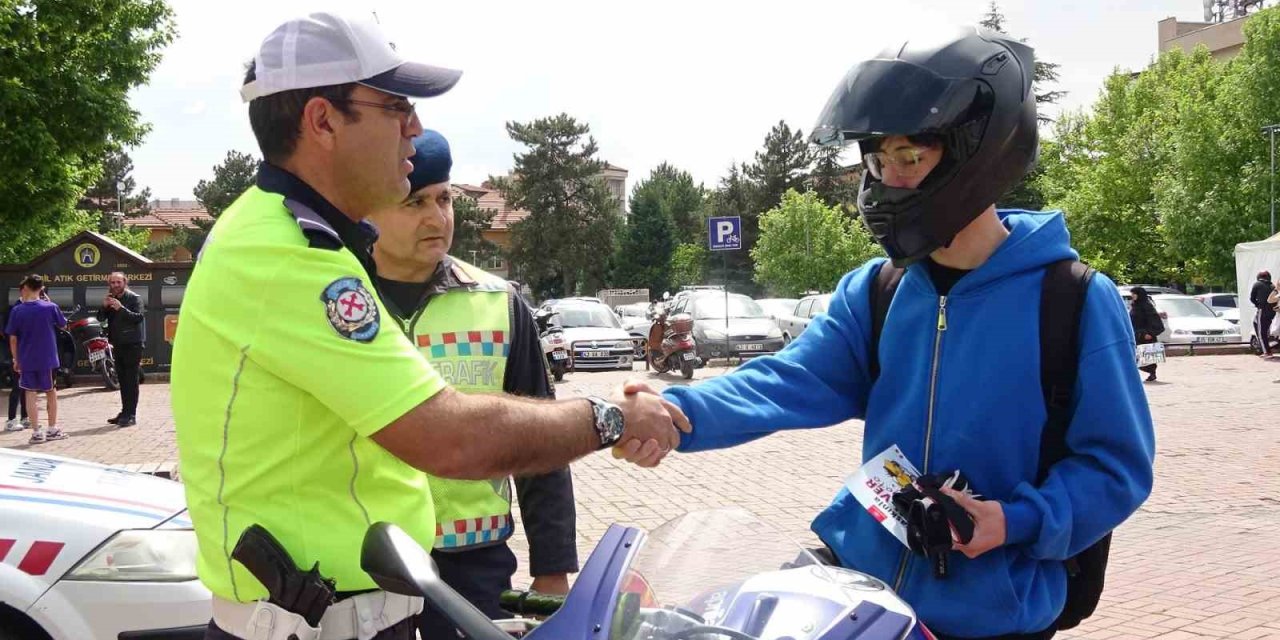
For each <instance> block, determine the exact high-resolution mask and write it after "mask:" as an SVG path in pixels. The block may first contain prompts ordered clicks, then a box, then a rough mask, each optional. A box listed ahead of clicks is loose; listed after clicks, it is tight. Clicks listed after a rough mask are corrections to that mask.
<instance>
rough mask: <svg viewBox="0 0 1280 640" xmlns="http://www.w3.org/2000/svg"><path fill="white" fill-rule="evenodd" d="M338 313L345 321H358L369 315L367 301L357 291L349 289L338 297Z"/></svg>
mask: <svg viewBox="0 0 1280 640" xmlns="http://www.w3.org/2000/svg"><path fill="white" fill-rule="evenodd" d="M338 313H339V314H340V315H341V316H342V319H343V320H346V321H347V322H360V321H361V320H364V318H365V316H367V315H369V303H368V301H367V300H366V298H365V297H364V296H362V295H360V293H359V292H357V291H351V292H349V293H347V295H345V296H342V297H340V298H338Z"/></svg>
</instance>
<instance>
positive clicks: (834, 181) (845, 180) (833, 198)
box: [809, 145, 858, 211]
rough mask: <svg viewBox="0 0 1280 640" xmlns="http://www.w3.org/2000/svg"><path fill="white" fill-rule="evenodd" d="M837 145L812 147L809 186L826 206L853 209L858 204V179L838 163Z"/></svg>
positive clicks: (838, 151) (839, 148) (839, 150)
mask: <svg viewBox="0 0 1280 640" xmlns="http://www.w3.org/2000/svg"><path fill="white" fill-rule="evenodd" d="M841 151H843V149H841V147H839V146H837V145H827V146H815V147H814V148H813V152H812V155H813V159H814V160H813V172H812V173H811V174H809V186H810V187H811V188H812V189H813V191H814V193H816V194H818V197H819V198H822V201H823V202H824V203H826V205H827V206H828V207H837V208H839V207H843V208H845V209H846V210H847V211H855V210H856V209H857V204H858V181H857V180H855V179H854V176H851V175H850V174H849V171H848V170H847V169H845V168H844V167H843V166H842V165H841V164H840V152H841Z"/></svg>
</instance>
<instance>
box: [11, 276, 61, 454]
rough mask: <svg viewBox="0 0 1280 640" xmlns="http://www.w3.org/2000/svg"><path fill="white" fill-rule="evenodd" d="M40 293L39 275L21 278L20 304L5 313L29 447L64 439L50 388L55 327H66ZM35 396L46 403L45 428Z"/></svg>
mask: <svg viewBox="0 0 1280 640" xmlns="http://www.w3.org/2000/svg"><path fill="white" fill-rule="evenodd" d="M43 292H44V280H43V279H42V278H41V277H40V276H36V275H31V276H27V277H26V278H24V279H23V280H22V286H21V288H20V289H19V293H20V295H21V296H22V304H19V305H17V306H15V307H14V308H13V309H11V310H10V311H9V322H8V324H7V325H6V326H5V329H4V333H5V335H7V336H9V349H10V350H11V351H12V352H13V368H14V370H15V371H17V372H18V386H20V387H22V389H23V391H25V392H26V394H27V412H28V413H29V414H30V416H31V426H32V434H31V442H32V444H40V443H43V442H47V441H49V440H61V439H63V438H65V437H67V435H66V434H65V433H63V432H62V430H61V429H59V428H58V392H57V390H56V389H55V388H54V386H53V371H54V369H57V368H58V338H57V334H56V333H55V328H61V327H65V326H67V319H66V318H65V317H63V315H62V310H61V309H59V308H58V305H56V304H53V303H52V302H49V299H48V298H47V297H43V296H42V295H41V294H42V293H43ZM42 298H43V299H42ZM39 393H43V394H44V397H45V401H46V402H47V403H48V407H49V427H48V429H45V428H44V427H41V426H40V406H39V405H38V404H36V397H37V394H39Z"/></svg>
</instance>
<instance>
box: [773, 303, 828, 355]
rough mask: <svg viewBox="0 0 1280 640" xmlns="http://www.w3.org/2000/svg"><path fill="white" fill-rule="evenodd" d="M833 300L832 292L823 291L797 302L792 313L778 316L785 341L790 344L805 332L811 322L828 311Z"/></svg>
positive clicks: (779, 326)
mask: <svg viewBox="0 0 1280 640" xmlns="http://www.w3.org/2000/svg"><path fill="white" fill-rule="evenodd" d="M830 302H831V294H829V293H823V294H819V295H814V296H805V297H803V298H801V299H800V301H799V302H797V303H796V306H795V308H794V309H792V311H791V312H790V313H788V314H787V315H785V316H782V317H780V318H778V328H779V329H782V340H783V342H785V343H787V344H790V343H791V341H792V340H795V339H796V338H799V337H800V334H802V333H804V330H805V328H806V327H808V326H809V322H810V321H812V320H813V319H814V318H815V317H816V316H818V315H819V314H823V313H826V312H827V304H828V303H830Z"/></svg>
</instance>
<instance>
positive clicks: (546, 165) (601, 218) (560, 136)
mask: <svg viewBox="0 0 1280 640" xmlns="http://www.w3.org/2000/svg"><path fill="white" fill-rule="evenodd" d="M507 133H508V135H510V136H511V138H512V139H513V140H515V141H516V142H519V143H521V144H523V145H524V146H525V147H526V151H525V152H523V153H518V154H516V156H515V169H514V171H513V172H512V177H509V178H491V181H492V182H493V184H494V185H495V186H496V188H497V189H498V190H499V191H501V192H502V196H503V198H505V199H506V201H507V202H508V203H509V204H510V205H511V206H513V207H517V208H521V209H525V210H527V211H529V217H528V218H525V219H524V220H521V221H520V222H518V223H516V224H515V225H513V226H512V228H511V236H512V238H511V240H512V241H511V256H510V257H511V264H512V267H513V268H514V271H515V274H517V277H518V278H520V279H522V280H523V281H527V282H531V283H548V282H556V281H558V282H559V283H560V285H561V291H562V292H563V294H564V295H572V294H574V293H576V292H577V291H578V290H579V288H580V287H581V288H582V290H584V291H594V290H595V289H597V288H599V287H600V285H602V284H603V283H604V281H605V274H606V273H607V272H608V270H609V266H610V264H609V263H610V258H611V256H612V255H613V251H614V247H615V245H616V241H617V239H616V229H617V227H618V225H619V224H621V218H620V216H618V213H617V211H618V203H617V200H615V199H614V197H613V195H612V194H611V193H610V192H609V190H608V188H607V187H606V186H605V183H604V179H603V178H602V177H601V171H602V170H603V169H604V163H603V162H601V161H600V160H599V159H598V158H596V152H597V146H596V141H595V139H594V138H592V137H591V136H590V135H589V134H590V128H589V127H588V126H587V125H586V124H580V123H578V121H576V120H574V119H573V118H572V117H570V116H569V115H568V114H563V113H562V114H560V115H557V116H553V117H549V118H542V119H539V120H534V121H533V122H530V123H519V122H508V123H507ZM584 137H585V139H584Z"/></svg>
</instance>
